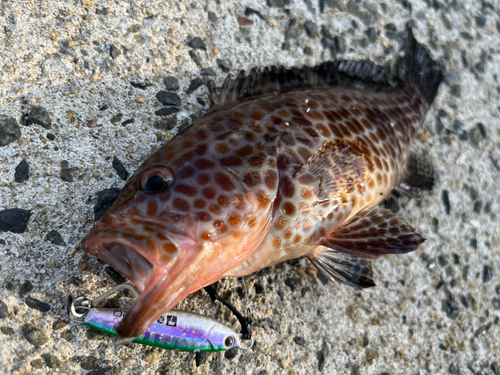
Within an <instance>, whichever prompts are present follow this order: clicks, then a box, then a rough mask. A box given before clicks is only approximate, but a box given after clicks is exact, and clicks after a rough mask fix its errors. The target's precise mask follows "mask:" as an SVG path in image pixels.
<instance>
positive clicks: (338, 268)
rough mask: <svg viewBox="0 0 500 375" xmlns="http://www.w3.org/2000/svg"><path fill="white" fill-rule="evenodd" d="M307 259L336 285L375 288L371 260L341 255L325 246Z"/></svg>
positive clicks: (313, 252) (320, 247) (318, 248)
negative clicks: (337, 283) (336, 283)
mask: <svg viewBox="0 0 500 375" xmlns="http://www.w3.org/2000/svg"><path fill="white" fill-rule="evenodd" d="M307 257H308V258H309V260H310V261H311V263H312V264H314V266H315V267H316V268H317V269H318V270H319V271H320V272H321V273H323V274H324V275H325V276H326V277H327V278H328V279H329V280H330V281H332V282H334V283H335V282H339V283H343V284H346V285H349V286H351V287H353V288H356V289H361V288H369V287H371V286H375V283H374V282H373V275H372V267H371V261H370V260H369V259H365V258H360V257H357V256H353V255H350V254H345V253H341V252H338V251H336V250H333V249H331V248H328V247H325V246H318V247H317V248H316V249H314V250H313V251H312V253H311V254H309V255H308V256H307Z"/></svg>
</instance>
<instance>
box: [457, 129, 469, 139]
mask: <svg viewBox="0 0 500 375" xmlns="http://www.w3.org/2000/svg"><path fill="white" fill-rule="evenodd" d="M458 139H460V140H461V141H466V140H468V139H469V132H467V131H466V130H462V131H461V132H460V135H459V136H458Z"/></svg>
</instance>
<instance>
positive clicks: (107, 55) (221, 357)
mask: <svg viewBox="0 0 500 375" xmlns="http://www.w3.org/2000/svg"><path fill="white" fill-rule="evenodd" d="M498 6H499V4H498V2H496V3H489V2H487V1H482V2H479V1H443V2H439V1H436V0H432V1H431V0H428V1H416V0H411V1H406V0H402V1H393V2H390V1H388V2H381V1H374V0H372V1H368V2H363V1H354V0H348V1H346V0H320V1H319V2H318V1H316V0H304V1H303V0H268V1H267V3H266V2H264V1H256V0H252V1H227V0H219V1H217V2H215V1H205V2H201V1H190V0H187V1H182V2H180V1H175V2H174V1H145V0H141V1H131V2H127V1H123V0H114V1H111V0H109V1H108V0H73V1H53V0H50V1H41V2H37V1H19V2H13V1H2V2H0V69H1V70H0V115H2V117H0V126H1V127H2V129H7V128H8V129H10V130H9V132H5V131H4V132H0V143H1V144H2V145H3V146H2V147H0V163H1V164H0V165H1V169H0V210H5V209H13V208H15V209H20V210H18V211H7V213H6V212H4V211H2V213H1V214H0V215H1V216H0V222H1V226H2V229H3V230H8V231H4V232H2V233H0V239H1V241H0V252H1V254H2V262H1V264H0V332H1V333H0V373H4V374H25V373H32V374H51V373H52V374H94V375H95V374H108V373H117V374H118V373H123V374H125V373H128V374H157V373H158V374H182V373H196V374H201V373H217V374H233V373H234V374H261V375H262V374H313V373H319V372H320V371H322V373H325V374H352V375H354V374H377V375H380V374H391V375H395V374H448V373H450V374H458V373H460V374H499V373H500V369H499V366H500V351H499V339H498V337H500V325H499V316H500V280H499V274H498V264H499V263H500V251H499V231H498V224H497V223H498V220H497V212H498V210H499V208H500V207H499V193H498V190H497V189H498V186H499V183H500V179H499V171H500V150H499V140H500V128H499V127H498V123H497V122H498V116H499V108H500V107H499V93H500V87H499V86H500V85H499V83H498V75H499V74H500V64H499V52H500V26H499V14H500V13H499V8H498ZM252 9H253V11H252ZM409 19H413V20H414V21H415V27H414V33H415V36H416V37H417V39H418V40H420V41H421V42H422V43H423V44H424V45H426V46H427V47H428V48H429V49H430V51H431V52H432V55H433V56H434V58H436V59H439V60H441V61H442V62H443V63H444V64H445V66H446V69H447V77H446V82H445V84H443V85H442V86H441V89H440V91H439V93H438V95H437V97H436V99H435V102H434V105H433V107H432V109H431V110H430V112H429V113H428V115H427V118H426V120H425V123H424V125H423V127H422V130H421V133H420V134H419V136H418V139H417V140H416V141H415V148H418V149H420V150H423V151H425V152H427V153H428V155H429V158H430V159H431V160H432V162H433V164H434V165H435V168H436V170H437V172H438V174H439V182H438V184H437V186H436V188H435V189H434V190H433V191H432V192H430V193H424V194H423V199H422V200H421V201H420V202H419V201H415V200H409V199H408V198H399V197H393V198H391V199H390V200H389V202H388V204H389V206H390V207H391V209H393V210H394V211H397V214H398V215H400V216H401V217H403V218H405V219H406V220H407V221H408V222H409V223H411V225H413V226H414V228H415V229H416V230H417V231H418V232H419V233H421V234H422V235H423V236H424V237H425V238H426V239H427V241H426V242H425V244H424V245H422V246H421V248H420V249H419V250H418V251H417V252H416V253H413V254H409V255H404V256H399V257H396V256H394V257H386V258H383V259H380V260H378V261H377V262H376V263H375V264H376V266H375V276H376V280H377V284H378V285H377V287H375V288H372V289H369V290H364V291H361V292H359V291H356V290H353V289H350V288H348V287H345V286H339V285H332V284H327V285H325V284H323V282H322V281H321V280H320V279H319V278H318V277H317V275H316V272H315V271H314V270H313V269H312V268H311V266H310V264H309V263H308V261H307V260H305V259H303V260H301V261H293V262H289V263H287V264H283V265H279V266H277V267H273V268H271V269H268V270H264V271H261V272H260V273H259V274H256V275H252V276H249V277H247V278H245V280H244V281H242V280H241V279H236V280H224V281H222V282H221V283H220V285H219V291H220V292H221V293H222V294H223V295H225V296H227V297H228V298H229V299H230V300H231V301H232V302H234V303H235V305H236V306H237V307H239V308H240V309H242V310H245V308H246V307H247V306H248V307H250V309H251V311H252V314H253V317H254V320H255V327H254V331H255V334H256V343H255V345H254V347H253V349H252V350H250V351H248V352H242V351H239V352H236V353H228V354H224V353H219V354H212V355H210V356H209V357H208V359H207V360H206V362H205V363H204V364H202V365H201V366H199V367H196V364H195V360H194V355H193V354H186V353H175V352H169V351H164V350H158V349H152V348H149V347H145V346H141V345H126V346H122V347H114V346H112V345H111V344H112V341H113V340H112V339H110V338H109V337H107V336H103V335H99V334H96V333H95V332H93V331H91V330H90V329H88V328H86V327H83V326H76V325H73V324H68V317H67V315H66V312H65V303H66V298H67V295H68V294H69V293H72V294H86V295H87V296H89V297H95V296H97V295H98V294H99V293H100V292H102V291H104V290H107V289H108V288H110V287H111V286H113V285H114V284H115V281H114V280H113V279H112V278H111V277H110V276H109V275H108V274H107V273H106V272H105V268H106V266H105V265H104V264H101V263H98V262H97V261H96V259H94V258H91V257H86V255H85V254H84V253H83V252H82V251H81V245H80V241H81V239H82V238H83V236H84V235H85V234H86V233H87V232H88V231H89V229H90V228H91V227H92V225H93V224H94V206H95V204H96V200H97V193H98V192H99V191H102V190H104V189H108V188H113V187H114V188H120V187H121V186H123V184H124V181H123V180H122V179H120V177H119V175H118V173H117V171H116V170H115V169H114V168H113V160H114V158H115V157H116V158H117V159H119V160H120V161H121V163H122V164H123V166H124V168H125V169H126V170H127V171H128V172H129V173H132V172H133V171H134V169H135V168H136V167H137V166H138V165H139V163H140V162H141V161H142V160H144V159H145V158H146V157H147V156H148V155H149V154H150V153H151V151H152V150H154V149H156V148H157V147H158V146H160V145H161V144H162V143H164V142H165V140H166V139H169V137H171V136H172V135H173V134H175V132H176V127H177V126H178V125H180V124H182V123H185V122H189V121H190V120H191V118H192V117H191V116H197V115H199V114H201V113H203V112H204V111H206V110H207V108H208V106H207V105H205V104H204V103H207V99H208V97H207V89H206V87H205V86H201V87H199V88H197V89H196V90H194V91H193V92H190V93H187V91H188V88H189V86H190V84H191V83H192V81H193V80H195V79H197V78H201V79H202V80H203V81H206V80H207V79H208V78H213V79H214V80H215V81H216V83H217V84H218V85H220V84H221V83H222V81H223V80H224V78H225V77H226V74H227V73H226V72H227V71H229V72H231V73H232V74H233V75H234V74H236V73H237V72H238V71H239V70H240V69H249V68H251V67H255V66H257V67H264V66H268V65H280V64H282V65H285V66H301V65H304V64H307V65H314V64H317V63H319V62H322V61H326V60H330V59H332V58H333V57H334V54H336V56H337V58H348V59H370V60H372V61H375V62H378V63H386V62H391V61H394V60H395V59H396V54H397V50H398V47H399V45H400V42H401V33H402V31H403V30H404V25H405V23H406V22H407V21H408V20H409ZM195 37H199V38H201V41H203V45H200V44H198V45H197V44H196V43H195V44H194V45H193V44H191V46H190V45H189V42H190V41H191V40H193V38H195ZM212 74H213V75H214V76H213V77H210V75H212ZM166 77H175V78H176V79H177V81H178V84H179V87H180V88H179V90H178V91H177V94H178V95H179V97H180V98H181V100H182V103H181V105H180V111H179V112H178V113H176V114H173V115H170V116H166V117H162V116H158V115H156V114H155V111H157V110H159V109H160V108H162V105H161V104H160V103H159V101H158V100H157V99H156V98H155V95H156V93H157V92H158V91H160V90H165V88H166V85H167V84H166V82H165V78H166ZM167 83H168V85H169V87H170V89H173V88H172V81H171V80H170V81H168V82H167ZM38 107H42V108H43V109H44V110H42V109H40V108H38ZM9 118H11V119H10V120H9ZM128 120H133V121H128ZM16 123H17V124H19V127H20V129H17V127H16ZM8 142H11V143H8ZM5 144H7V145H5ZM23 160H25V161H26V162H22V161H23ZM115 164H116V162H115ZM118 170H120V168H119V167H118ZM16 171H17V172H16ZM120 173H123V171H121V170H120ZM26 177H28V179H26ZM22 210H29V212H30V216H29V220H28V222H27V228H23V221H24V222H25V221H26V218H27V214H28V213H27V211H22ZM9 215H10V216H9ZM12 231H14V232H16V231H17V232H21V233H14V232H12ZM115 278H116V277H115ZM243 282H244V283H245V284H246V288H247V289H248V293H247V294H246V295H245V294H244V293H241V291H242V290H243ZM238 291H239V292H240V293H238ZM119 300H120V301H123V300H124V299H119ZM114 301H115V302H117V301H118V299H115V300H114ZM179 308H182V309H189V310H192V311H197V312H201V313H204V314H208V315H210V316H213V317H215V318H217V319H219V320H222V321H224V322H226V323H227V324H232V325H233V327H234V328H235V329H236V328H238V323H237V322H236V321H235V320H234V318H232V317H231V316H230V315H229V314H227V313H226V312H225V311H224V310H223V309H221V308H220V306H215V305H214V304H212V303H211V302H210V301H209V299H208V297H207V296H206V294H204V293H195V294H194V295H192V296H190V297H189V298H187V299H186V300H185V301H183V302H182V303H181V304H180V306H179ZM234 355H235V356H234Z"/></svg>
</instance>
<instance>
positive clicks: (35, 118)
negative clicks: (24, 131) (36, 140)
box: [26, 106, 52, 129]
mask: <svg viewBox="0 0 500 375" xmlns="http://www.w3.org/2000/svg"><path fill="white" fill-rule="evenodd" d="M31 124H37V125H41V126H43V127H44V128H45V129H50V128H51V127H52V120H51V119H50V115H49V113H48V112H47V110H46V109H45V108H43V107H40V106H36V107H33V109H32V110H31V111H30V113H29V115H28V118H27V121H26V125H31Z"/></svg>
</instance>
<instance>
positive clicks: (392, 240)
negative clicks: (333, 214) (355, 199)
mask: <svg viewBox="0 0 500 375" xmlns="http://www.w3.org/2000/svg"><path fill="white" fill-rule="evenodd" d="M424 241H425V240H424V239H423V238H422V236H420V235H419V234H418V233H415V232H414V231H413V228H412V227H410V226H409V225H408V224H407V223H406V222H405V221H403V220H401V219H400V218H398V217H397V216H395V215H394V214H393V213H392V211H391V210H388V209H385V208H382V207H379V206H368V207H366V208H364V209H362V210H361V211H359V212H358V213H357V214H356V215H355V216H353V217H352V218H351V219H349V220H348V221H347V222H346V223H345V224H344V225H342V226H341V227H340V228H337V229H335V230H333V231H331V232H329V233H328V234H327V235H326V236H325V237H323V238H322V239H321V240H320V241H319V243H318V245H322V246H326V247H329V248H331V249H333V250H335V251H338V252H341V253H345V254H349V255H352V256H357V257H362V258H378V257H379V256H381V255H385V254H404V253H408V252H411V251H414V250H416V249H417V248H418V247H419V246H420V245H421V244H422V243H423V242H424Z"/></svg>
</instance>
